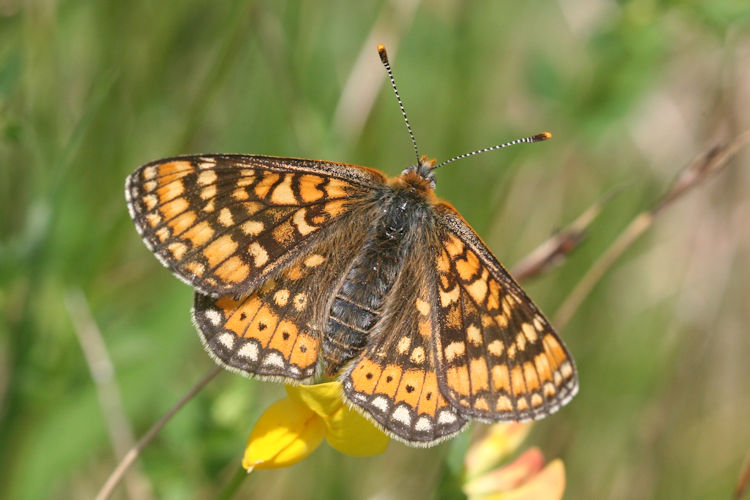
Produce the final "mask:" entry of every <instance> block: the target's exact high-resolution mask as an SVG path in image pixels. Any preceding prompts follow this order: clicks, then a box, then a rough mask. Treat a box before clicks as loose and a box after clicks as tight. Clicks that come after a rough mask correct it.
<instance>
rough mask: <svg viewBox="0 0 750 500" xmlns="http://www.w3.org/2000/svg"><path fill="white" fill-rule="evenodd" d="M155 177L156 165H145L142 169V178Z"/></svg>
mask: <svg viewBox="0 0 750 500" xmlns="http://www.w3.org/2000/svg"><path fill="white" fill-rule="evenodd" d="M154 177H156V167H155V166H153V165H151V166H150V167H146V168H144V169H143V178H144V179H153V178H154Z"/></svg>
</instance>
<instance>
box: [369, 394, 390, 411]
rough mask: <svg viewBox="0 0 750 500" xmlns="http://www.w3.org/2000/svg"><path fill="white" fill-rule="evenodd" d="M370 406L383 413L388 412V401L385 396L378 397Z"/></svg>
mask: <svg viewBox="0 0 750 500" xmlns="http://www.w3.org/2000/svg"><path fill="white" fill-rule="evenodd" d="M370 404H371V405H372V406H374V407H375V408H377V409H378V410H380V411H382V412H386V411H388V400H387V399H385V398H384V397H383V396H378V397H376V398H375V399H373V400H372V401H371V402H370Z"/></svg>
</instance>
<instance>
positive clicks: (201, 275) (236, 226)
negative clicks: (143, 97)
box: [125, 155, 385, 295]
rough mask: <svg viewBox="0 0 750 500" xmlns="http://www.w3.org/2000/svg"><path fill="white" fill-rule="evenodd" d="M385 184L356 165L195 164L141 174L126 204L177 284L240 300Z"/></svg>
mask: <svg viewBox="0 0 750 500" xmlns="http://www.w3.org/2000/svg"><path fill="white" fill-rule="evenodd" d="M384 182H385V176H384V175H383V174H381V173H379V172H377V171H375V170H371V169H368V168H366V167H358V166H355V165H346V164H341V163H333V162H322V161H313V160H302V159H295V158H275V157H269V156H247V155H202V156H185V157H177V158H169V159H165V160H159V161H156V162H152V163H148V164H146V165H144V166H142V167H140V168H139V169H137V170H136V171H135V172H133V173H132V174H131V175H130V176H128V178H127V181H126V187H125V195H126V198H127V200H128V208H129V210H130V215H131V217H132V219H133V221H134V222H135V226H136V228H137V230H138V232H139V233H140V235H141V237H142V238H143V240H144V242H145V243H146V246H148V248H149V249H151V250H152V251H153V252H154V253H155V254H156V256H157V257H158V258H159V260H160V261H161V262H162V263H163V264H164V265H165V266H166V267H168V268H169V269H170V270H171V271H172V272H173V273H174V274H175V275H177V276H178V277H179V278H180V279H182V280H183V281H185V282H186V283H188V284H190V285H191V286H193V287H195V288H196V289H198V290H199V291H201V292H203V293H204V294H210V295H221V294H230V293H231V294H241V293H244V292H247V291H249V290H251V289H253V288H254V287H256V286H258V285H260V284H261V283H263V282H264V281H265V280H266V279H267V278H268V276H270V275H271V274H272V273H273V271H274V270H276V269H279V268H281V267H283V266H284V265H285V264H286V263H288V262H290V261H291V260H293V259H294V258H295V257H296V256H298V255H300V254H301V253H303V252H304V251H306V250H307V249H308V248H309V247H310V246H311V245H312V244H314V242H315V241H316V239H317V237H318V236H319V233H320V232H321V231H322V230H324V229H325V228H327V227H329V226H330V225H331V224H332V223H333V222H335V221H336V220H339V219H341V218H342V217H343V216H344V215H346V214H347V213H348V211H349V210H350V207H351V206H352V204H356V203H358V202H362V201H363V200H365V199H366V198H367V197H368V196H369V195H371V193H372V191H373V188H375V187H377V186H379V185H382V184H383V183H384Z"/></svg>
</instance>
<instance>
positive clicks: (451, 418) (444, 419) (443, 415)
mask: <svg viewBox="0 0 750 500" xmlns="http://www.w3.org/2000/svg"><path fill="white" fill-rule="evenodd" d="M455 421H456V414H455V413H453V412H452V411H450V410H443V411H441V412H440V415H439V416H438V424H452V423H453V422H455Z"/></svg>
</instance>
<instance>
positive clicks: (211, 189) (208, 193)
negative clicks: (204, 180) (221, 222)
mask: <svg viewBox="0 0 750 500" xmlns="http://www.w3.org/2000/svg"><path fill="white" fill-rule="evenodd" d="M214 196H216V184H211V185H210V186H206V187H204V188H203V189H201V199H203V200H207V199H209V198H213V197H214Z"/></svg>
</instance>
